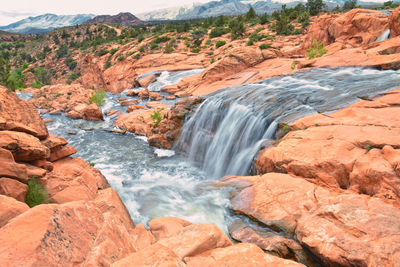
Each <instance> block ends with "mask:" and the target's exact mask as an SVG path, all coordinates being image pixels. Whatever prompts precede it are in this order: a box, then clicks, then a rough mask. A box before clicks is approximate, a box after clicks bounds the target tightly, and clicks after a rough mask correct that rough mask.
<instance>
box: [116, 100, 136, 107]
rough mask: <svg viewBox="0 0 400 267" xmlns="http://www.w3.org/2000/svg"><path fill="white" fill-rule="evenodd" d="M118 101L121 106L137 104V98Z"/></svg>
mask: <svg viewBox="0 0 400 267" xmlns="http://www.w3.org/2000/svg"><path fill="white" fill-rule="evenodd" d="M118 102H119V104H120V105H121V106H131V105H137V104H139V102H140V101H139V100H137V99H134V100H126V99H125V100H121V101H118Z"/></svg>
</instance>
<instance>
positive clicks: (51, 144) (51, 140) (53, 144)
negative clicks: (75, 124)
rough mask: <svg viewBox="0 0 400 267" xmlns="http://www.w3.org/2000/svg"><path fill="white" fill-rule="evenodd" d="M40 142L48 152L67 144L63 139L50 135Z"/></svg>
mask: <svg viewBox="0 0 400 267" xmlns="http://www.w3.org/2000/svg"><path fill="white" fill-rule="evenodd" d="M41 142H42V144H43V145H44V146H46V147H48V148H49V149H50V151H52V150H54V149H56V148H59V147H61V146H65V145H66V144H68V142H67V140H65V138H62V137H57V136H55V135H52V134H50V135H49V136H48V137H47V138H46V139H45V140H43V141H41Z"/></svg>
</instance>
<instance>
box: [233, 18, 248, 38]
mask: <svg viewBox="0 0 400 267" xmlns="http://www.w3.org/2000/svg"><path fill="white" fill-rule="evenodd" d="M229 28H230V29H231V38H232V40H235V39H238V38H239V37H241V36H242V35H243V33H244V32H245V31H246V29H245V26H244V23H243V21H242V20H241V18H240V16H239V17H237V18H236V19H233V20H231V22H230V23H229Z"/></svg>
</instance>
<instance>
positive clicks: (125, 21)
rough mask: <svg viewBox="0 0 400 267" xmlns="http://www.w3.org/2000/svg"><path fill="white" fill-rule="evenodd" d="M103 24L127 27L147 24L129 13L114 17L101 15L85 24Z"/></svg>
mask: <svg viewBox="0 0 400 267" xmlns="http://www.w3.org/2000/svg"><path fill="white" fill-rule="evenodd" d="M95 23H98V24H101V23H115V24H122V25H125V26H132V25H143V24H146V22H144V21H143V20H140V19H138V18H137V17H136V16H134V15H132V14H131V13H129V12H125V13H119V14H117V15H114V16H110V15H101V16H96V17H94V18H92V19H89V20H87V21H85V24H95Z"/></svg>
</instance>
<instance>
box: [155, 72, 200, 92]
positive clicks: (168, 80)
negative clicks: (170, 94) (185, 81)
mask: <svg viewBox="0 0 400 267" xmlns="http://www.w3.org/2000/svg"><path fill="white" fill-rule="evenodd" d="M203 70H204V69H194V70H185V71H177V72H170V71H162V72H158V73H159V74H160V76H159V77H158V78H157V80H156V81H155V82H153V83H151V84H150V85H149V91H152V92H158V91H160V90H161V89H162V88H163V87H165V86H167V85H171V84H177V83H179V82H180V81H181V80H182V78H184V77H187V76H192V75H195V74H199V73H201V72H203Z"/></svg>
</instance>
